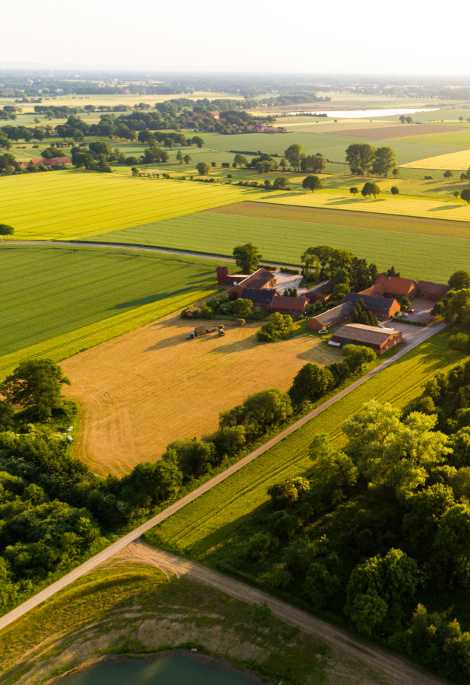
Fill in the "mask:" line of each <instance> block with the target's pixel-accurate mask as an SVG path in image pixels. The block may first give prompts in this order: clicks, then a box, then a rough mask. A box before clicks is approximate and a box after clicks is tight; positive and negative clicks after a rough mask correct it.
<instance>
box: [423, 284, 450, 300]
mask: <svg viewBox="0 0 470 685" xmlns="http://www.w3.org/2000/svg"><path fill="white" fill-rule="evenodd" d="M418 290H419V296H420V297H423V298H425V299H426V300H435V301H437V300H441V299H442V298H443V297H444V296H445V295H447V293H448V292H449V290H450V288H449V286H448V285H441V284H440V283H431V282H430V281H418Z"/></svg>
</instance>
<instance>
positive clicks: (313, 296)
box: [305, 279, 335, 304]
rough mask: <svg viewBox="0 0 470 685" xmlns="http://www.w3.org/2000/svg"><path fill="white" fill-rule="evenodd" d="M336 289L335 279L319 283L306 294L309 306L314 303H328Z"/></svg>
mask: <svg viewBox="0 0 470 685" xmlns="http://www.w3.org/2000/svg"><path fill="white" fill-rule="evenodd" d="M334 287H335V284H334V281H333V279H331V280H329V281H323V282H322V283H318V285H316V286H314V287H313V288H311V289H310V290H308V291H307V292H306V293H305V297H306V298H307V300H308V302H309V304H313V303H314V302H326V301H327V300H329V299H330V297H331V295H332V293H333V288H334Z"/></svg>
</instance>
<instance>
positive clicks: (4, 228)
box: [0, 224, 15, 240]
mask: <svg viewBox="0 0 470 685" xmlns="http://www.w3.org/2000/svg"><path fill="white" fill-rule="evenodd" d="M14 232H15V229H14V228H13V226H10V225H9V224H0V235H2V236H3V240H5V238H6V236H7V235H13V233H14Z"/></svg>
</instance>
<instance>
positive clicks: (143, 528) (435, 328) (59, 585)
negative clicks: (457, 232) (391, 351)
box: [0, 323, 446, 630]
mask: <svg viewBox="0 0 470 685" xmlns="http://www.w3.org/2000/svg"><path fill="white" fill-rule="evenodd" d="M445 327H446V324H445V323H436V324H432V325H431V326H430V327H429V328H428V329H426V330H424V331H423V332H422V333H421V334H419V335H417V336H416V337H415V339H414V340H413V342H412V343H411V344H410V345H408V346H407V347H405V348H404V349H402V350H400V352H398V353H397V354H396V355H395V356H394V357H392V358H391V359H388V360H386V361H385V362H383V363H382V364H380V365H379V366H377V367H376V368H375V369H373V370H372V371H369V372H368V373H366V374H365V375H364V376H362V377H361V378H359V379H358V380H357V381H354V383H351V385H349V386H348V387H347V388H345V389H344V390H341V391H340V392H339V393H337V394H336V395H334V396H333V397H332V398H330V399H329V400H327V401H326V402H324V403H323V404H321V405H320V406H319V407H317V408H316V409H314V410H313V411H311V412H309V413H308V414H306V415H305V416H304V417H302V418H301V419H299V420H298V421H296V422H295V423H293V424H292V425H291V426H289V427H288V428H286V429H285V430H283V431H281V432H280V433H279V434H278V435H276V436H275V437H273V438H271V439H270V440H268V441H267V442H265V443H264V444H263V445H261V446H260V447H258V448H257V449H256V450H254V451H253V452H251V453H250V454H248V455H246V456H245V457H243V458H242V459H240V460H239V461H238V462H236V463H235V464H232V466H230V467H229V468H228V469H226V470H225V471H223V472H222V473H219V474H217V475H216V476H214V477H213V478H211V479H210V480H208V481H206V482H205V483H203V484H202V485H200V486H199V487H198V488H196V489H195V490H193V491H192V492H190V493H188V494H187V495H185V496H184V497H182V498H181V499H180V500H178V501H177V502H175V503H174V504H172V505H170V506H169V507H167V508H166V509H164V510H163V511H162V512H160V513H159V514H157V515H156V516H153V517H152V518H151V519H149V520H148V521H146V522H145V523H143V524H141V525H140V526H138V527H137V528H135V529H134V530H133V531H131V532H130V533H127V534H126V535H124V536H123V537H122V538H120V539H119V540H117V541H116V542H114V543H112V544H111V545H109V547H106V549H104V550H102V551H101V552H99V553H98V554H96V555H95V556H94V557H91V559H88V560H87V561H85V562H84V563H83V564H81V565H80V566H77V568H75V569H74V570H73V571H70V573H67V574H66V575H65V576H63V577H62V578H60V579H59V580H57V581H55V582H54V583H52V585H49V587H47V588H44V590H41V592H38V593H37V594H36V595H34V596H33V597H30V599H28V600H27V601H26V602H23V604H20V605H19V606H18V607H16V608H15V609H13V610H12V611H10V612H9V613H8V614H5V615H4V616H2V617H1V618H0V630H2V629H3V628H6V627H7V626H9V625H10V624H11V623H13V622H14V621H16V620H17V619H18V618H21V616H24V615H25V614H26V613H27V612H28V611H30V610H31V609H33V608H35V607H37V606H39V605H40V604H42V602H44V601H45V600H47V599H50V597H52V596H53V595H55V594H56V593H57V592H59V591H60V590H62V589H64V588H65V587H67V586H68V585H70V584H71V583H73V582H74V581H75V580H78V578H81V577H82V576H84V575H85V574H87V573H89V572H90V571H92V570H93V569H94V568H96V567H97V566H99V565H100V564H102V563H103V562H105V561H107V560H108V559H109V558H110V557H111V556H112V555H113V554H116V552H119V551H121V550H122V549H124V547H127V545H129V544H130V543H131V542H134V541H135V540H137V539H138V538H140V537H141V536H142V535H143V534H144V533H146V532H147V531H149V530H150V529H151V528H154V527H155V526H157V525H158V524H159V523H162V521H164V520H165V519H167V518H169V517H170V516H172V515H173V514H175V513H176V512H177V511H179V510H180V509H183V508H184V507H185V506H186V505H187V504H190V503H191V502H193V501H194V500H195V499H197V498H198V497H200V496H201V495H203V494H204V493H206V492H208V491H209V490H211V489H212V488H213V487H215V486H216V485H218V484H219V483H221V482H222V481H224V480H226V479H227V478H229V477H230V476H231V475H232V474H234V473H236V472H237V471H239V470H240V469H242V468H243V467H244V466H246V465H247V464H249V463H250V462H252V461H254V460H255V459H256V458H257V457H259V456H261V455H262V454H264V453H265V452H267V451H268V450H269V449H271V447H274V446H275V445H277V444H279V443H280V442H282V440H284V439H285V438H287V437H288V436H289V435H291V434H292V433H294V432H295V431H297V430H298V429H299V428H301V427H302V426H304V425H305V424H306V423H308V422H309V421H310V420H311V419H313V418H315V417H316V416H318V415H319V414H321V413H322V412H323V411H325V409H328V408H329V407H331V406H332V405H333V404H335V403H336V402H338V401H339V400H341V399H342V398H343V397H346V395H348V394H349V393H351V392H352V391H353V390H355V389H356V388H358V387H359V386H361V385H363V384H364V383H366V382H367V381H368V380H370V379H371V378H373V376H375V375H377V374H378V373H380V372H381V371H383V370H384V369H386V368H388V367H389V366H390V365H391V364H393V363H394V362H395V361H397V360H398V359H401V357H403V356H404V355H405V354H407V353H408V352H410V351H411V350H413V349H414V348H415V347H417V346H418V345H420V344H421V343H423V342H425V341H426V340H428V339H429V338H431V337H432V336H433V335H434V334H435V333H438V332H440V331H441V330H443V329H444V328H445Z"/></svg>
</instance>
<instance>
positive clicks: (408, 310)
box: [406, 307, 415, 314]
mask: <svg viewBox="0 0 470 685" xmlns="http://www.w3.org/2000/svg"><path fill="white" fill-rule="evenodd" d="M406 311H407V312H408V314H414V313H415V310H414V309H412V308H411V307H410V308H409V309H407V310H406Z"/></svg>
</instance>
